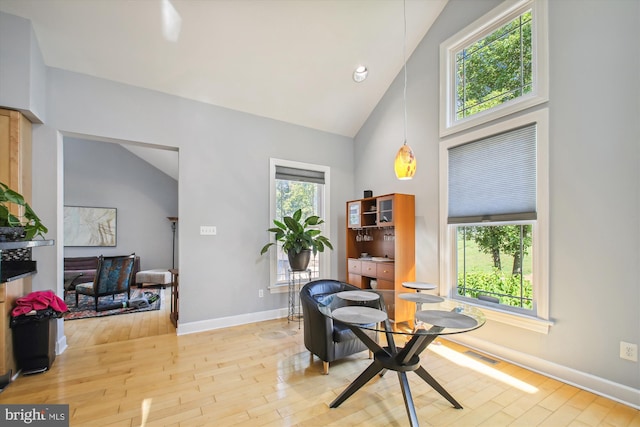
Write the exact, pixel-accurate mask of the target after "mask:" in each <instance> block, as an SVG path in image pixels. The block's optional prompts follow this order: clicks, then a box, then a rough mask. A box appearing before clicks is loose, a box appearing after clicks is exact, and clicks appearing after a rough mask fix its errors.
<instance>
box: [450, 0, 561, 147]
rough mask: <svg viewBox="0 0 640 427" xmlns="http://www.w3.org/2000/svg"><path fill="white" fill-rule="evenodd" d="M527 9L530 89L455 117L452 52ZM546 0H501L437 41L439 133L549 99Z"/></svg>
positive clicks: (496, 117) (457, 130) (479, 122)
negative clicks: (461, 28) (509, 98)
mask: <svg viewBox="0 0 640 427" xmlns="http://www.w3.org/2000/svg"><path fill="white" fill-rule="evenodd" d="M528 9H531V13H532V21H533V22H532V27H531V32H532V35H531V40H532V44H533V46H532V64H531V66H532V73H533V77H532V90H531V92H530V93H528V94H526V95H523V96H520V97H518V98H515V99H512V100H510V101H507V102H505V103H504V104H501V105H499V106H496V107H493V108H490V109H488V110H485V111H482V112H480V113H476V114H474V115H472V116H469V117H465V118H463V119H460V120H457V119H456V114H455V106H456V103H455V94H456V88H455V81H456V80H455V71H456V70H455V55H456V52H457V51H459V50H460V49H461V48H462V47H464V46H467V45H469V44H470V43H473V42H475V41H478V40H480V39H482V38H484V37H486V36H488V35H489V34H490V33H491V32H493V31H494V30H496V29H497V28H500V27H501V26H502V25H504V24H506V23H508V22H509V21H511V20H513V19H515V18H516V17H517V16H519V15H521V14H522V13H524V12H525V11H526V10H528ZM547 9H548V8H547V0H520V1H517V2H514V3H512V2H509V1H505V2H504V3H502V4H501V5H500V6H498V7H496V8H495V9H493V10H492V11H490V12H489V13H487V14H485V15H484V16H482V17H481V18H479V19H477V20H476V21H475V22H473V23H472V24H470V25H468V26H467V27H465V28H464V29H463V30H461V31H459V32H458V33H456V34H454V35H453V36H451V37H450V38H448V39H447V40H445V41H444V42H442V43H441V44H440V136H441V137H443V136H447V135H451V134H454V133H456V132H460V131H462V130H465V129H469V128H471V127H474V126H477V125H480V124H483V123H487V122H489V121H492V120H495V119H498V118H500V117H505V116H508V115H510V114H513V113H515V112H518V111H522V110H524V109H526V108H530V107H533V106H535V105H538V104H541V103H543V102H546V101H548V100H549V66H548V63H549V53H548V52H549V49H548V45H549V42H548V24H547V19H548V18H547V16H548V13H547Z"/></svg>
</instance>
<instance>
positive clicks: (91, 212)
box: [64, 206, 116, 246]
mask: <svg viewBox="0 0 640 427" xmlns="http://www.w3.org/2000/svg"><path fill="white" fill-rule="evenodd" d="M64 245H65V246H116V208H92V207H84V206H65V207H64Z"/></svg>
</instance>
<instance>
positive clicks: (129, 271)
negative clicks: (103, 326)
mask: <svg viewBox="0 0 640 427" xmlns="http://www.w3.org/2000/svg"><path fill="white" fill-rule="evenodd" d="M135 261H136V255H135V254H131V255H128V256H110V257H105V256H102V255H101V256H100V257H99V258H98V268H97V270H96V276H95V278H94V280H93V282H88V283H78V284H77V285H76V289H75V290H76V306H78V297H79V296H80V295H87V296H92V297H93V298H94V301H95V305H96V311H98V299H99V298H100V297H103V296H108V295H111V296H112V297H114V296H115V295H117V294H122V293H126V294H127V300H128V299H129V298H130V297H131V288H130V286H131V284H132V283H133V281H134V264H135Z"/></svg>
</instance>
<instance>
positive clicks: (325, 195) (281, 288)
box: [269, 157, 331, 294]
mask: <svg viewBox="0 0 640 427" xmlns="http://www.w3.org/2000/svg"><path fill="white" fill-rule="evenodd" d="M276 166H283V167H290V168H296V169H306V170H312V171H320V172H324V185H323V191H322V205H323V211H324V212H320V213H319V216H320V218H323V219H324V220H325V222H324V223H323V224H322V226H323V231H322V234H324V235H325V236H330V235H331V224H330V221H328V220H327V218H328V216H329V215H328V213H329V212H331V206H330V204H329V201H330V197H329V194H330V188H331V187H330V185H331V168H330V167H329V166H323V165H316V164H312V163H303V162H296V161H293V160H283V159H277V158H273V157H272V158H270V159H269V224H273V220H274V219H275V212H276ZM270 227H271V225H270ZM272 252H273V251H272V250H270V251H269V291H270V292H271V293H272V294H275V293H284V292H288V287H289V286H288V283H285V282H278V281H277V280H276V277H277V274H278V265H277V263H278V260H277V258H278V257H277V256H273V255H272ZM328 252H329V251H325V252H322V253H318V257H319V260H320V271H319V275H320V277H329V276H330V275H331V256H329V254H328Z"/></svg>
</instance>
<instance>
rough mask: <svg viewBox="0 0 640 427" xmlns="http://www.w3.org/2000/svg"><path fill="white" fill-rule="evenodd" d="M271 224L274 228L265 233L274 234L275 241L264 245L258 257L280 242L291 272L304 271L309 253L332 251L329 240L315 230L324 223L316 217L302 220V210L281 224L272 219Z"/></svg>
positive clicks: (287, 217) (286, 218)
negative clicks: (287, 258)
mask: <svg viewBox="0 0 640 427" xmlns="http://www.w3.org/2000/svg"><path fill="white" fill-rule="evenodd" d="M273 223H274V224H275V225H276V226H275V227H273V228H269V229H268V230H267V231H269V232H271V233H274V236H275V240H276V241H275V242H271V243H267V244H266V245H264V246H263V247H262V250H261V251H260V255H262V254H264V253H266V252H267V250H268V249H269V247H271V246H272V245H275V244H277V243H278V242H282V250H283V251H284V252H285V253H286V254H287V256H288V257H289V265H290V266H291V269H292V270H305V269H306V268H307V265H308V264H309V258H310V255H311V252H313V255H314V256H315V255H316V254H317V253H318V252H324V249H325V248H329V249H333V246H332V245H331V242H330V241H329V239H328V238H327V237H325V236H323V235H322V234H321V233H322V232H321V230H319V229H317V228H315V227H316V226H318V225H320V224H322V223H324V220H322V219H320V217H318V216H317V215H312V216H309V217H307V218H305V219H304V220H302V210H301V209H298V210H297V211H295V212H294V214H293V216H285V217H284V218H283V220H282V222H281V221H278V220H276V219H274V220H273Z"/></svg>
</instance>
